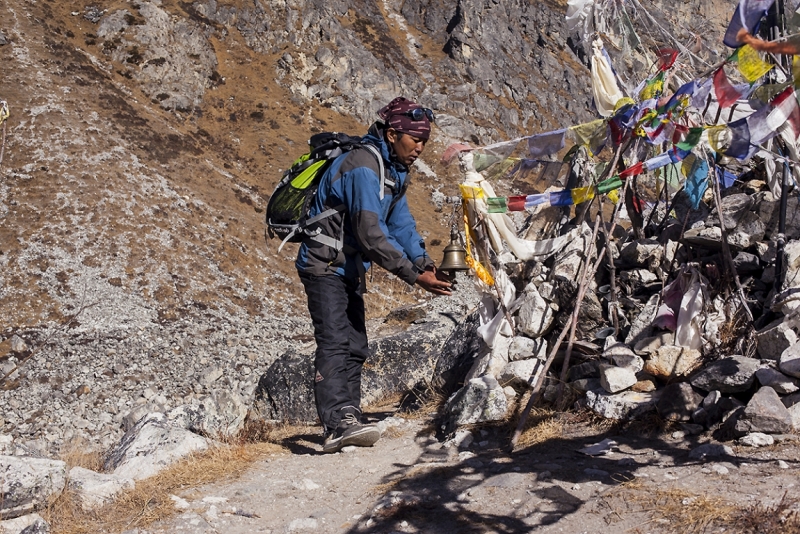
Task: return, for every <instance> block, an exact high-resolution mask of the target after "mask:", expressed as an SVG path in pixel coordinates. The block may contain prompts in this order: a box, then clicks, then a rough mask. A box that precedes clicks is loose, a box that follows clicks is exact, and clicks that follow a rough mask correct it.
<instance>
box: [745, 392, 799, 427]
mask: <svg viewBox="0 0 800 534" xmlns="http://www.w3.org/2000/svg"><path fill="white" fill-rule="evenodd" d="M793 428H794V427H793V424H792V415H791V414H790V413H789V410H788V409H787V408H786V406H784V405H783V403H781V399H780V397H778V394H777V393H775V390H774V389H772V388H771V387H766V386H765V387H762V388H761V389H759V390H758V391H757V392H756V394H755V395H753V397H752V398H751V399H750V402H748V403H747V406H746V407H745V409H744V412H743V413H742V415H741V417H739V419H738V421H736V432H737V433H739V434H746V433H749V432H763V433H766V434H783V433H790V432H791V431H792V429H793Z"/></svg>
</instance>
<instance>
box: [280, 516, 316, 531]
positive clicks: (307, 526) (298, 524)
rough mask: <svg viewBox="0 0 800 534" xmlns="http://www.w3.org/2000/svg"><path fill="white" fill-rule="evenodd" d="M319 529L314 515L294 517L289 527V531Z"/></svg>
mask: <svg viewBox="0 0 800 534" xmlns="http://www.w3.org/2000/svg"><path fill="white" fill-rule="evenodd" d="M312 530H317V520H316V519H314V518H313V517H305V518H302V519H294V520H292V522H291V523H289V526H288V527H287V531H288V532H301V531H312Z"/></svg>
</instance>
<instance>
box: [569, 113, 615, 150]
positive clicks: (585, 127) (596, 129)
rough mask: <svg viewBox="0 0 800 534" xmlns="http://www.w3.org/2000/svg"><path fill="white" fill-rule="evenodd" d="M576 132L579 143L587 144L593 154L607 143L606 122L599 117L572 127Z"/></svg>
mask: <svg viewBox="0 0 800 534" xmlns="http://www.w3.org/2000/svg"><path fill="white" fill-rule="evenodd" d="M570 130H572V132H573V133H574V134H575V139H576V140H577V141H578V144H579V145H585V146H586V147H587V148H588V149H589V152H591V153H592V155H594V154H597V153H598V152H600V151H601V150H602V149H603V147H604V146H605V143H606V139H607V136H606V122H605V120H603V119H597V120H594V121H592V122H587V123H585V124H579V125H578V126H573V127H571V128H570Z"/></svg>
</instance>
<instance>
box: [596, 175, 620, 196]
mask: <svg viewBox="0 0 800 534" xmlns="http://www.w3.org/2000/svg"><path fill="white" fill-rule="evenodd" d="M620 187H622V178H620V177H619V175H618V174H617V175H615V176H612V177H611V178H609V179H608V180H603V181H602V182H600V183H599V184H597V192H598V193H600V194H601V195H604V194H606V193H608V192H609V191H613V190H614V189H619V188H620Z"/></svg>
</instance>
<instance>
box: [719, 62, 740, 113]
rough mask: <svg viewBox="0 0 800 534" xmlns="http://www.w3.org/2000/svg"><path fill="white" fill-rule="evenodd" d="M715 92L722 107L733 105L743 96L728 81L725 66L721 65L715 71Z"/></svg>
mask: <svg viewBox="0 0 800 534" xmlns="http://www.w3.org/2000/svg"><path fill="white" fill-rule="evenodd" d="M714 94H715V95H716V96H717V102H718V103H719V107H721V108H729V107H731V106H732V105H733V104H735V103H736V101H737V100H739V97H741V96H742V95H741V93H740V92H739V91H737V90H736V89H735V88H734V87H733V86H732V85H731V83H730V82H729V81H728V76H727V75H726V74H725V68H724V67H720V68H719V70H717V72H715V73H714Z"/></svg>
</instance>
